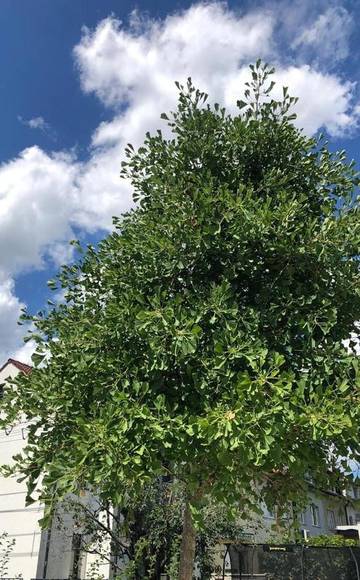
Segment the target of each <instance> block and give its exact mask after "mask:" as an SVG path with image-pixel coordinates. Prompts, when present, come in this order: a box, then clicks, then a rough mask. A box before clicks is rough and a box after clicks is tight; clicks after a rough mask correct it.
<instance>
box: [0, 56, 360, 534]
mask: <svg viewBox="0 0 360 580" xmlns="http://www.w3.org/2000/svg"><path fill="white" fill-rule="evenodd" d="M271 72H272V71H271V70H269V68H268V67H267V66H266V65H265V66H263V65H262V64H261V63H260V62H257V64H256V66H254V67H252V72H251V79H252V80H251V82H250V83H248V87H247V88H246V90H245V101H238V107H239V114H238V115H236V116H231V115H229V114H228V113H227V112H226V111H225V109H223V108H222V107H220V106H219V105H218V104H215V105H207V104H206V99H207V96H206V95H205V94H204V93H201V92H200V91H198V90H196V89H195V88H194V87H193V86H192V84H191V81H189V82H188V84H187V86H186V87H183V86H180V85H179V101H178V107H177V109H176V111H175V112H174V113H171V114H169V115H168V116H167V115H163V116H162V117H163V118H165V119H168V125H169V129H170V130H171V131H172V136H171V137H170V138H166V137H164V136H163V134H162V133H161V132H160V131H158V133H157V134H155V135H150V134H147V135H146V139H145V141H144V144H143V146H142V147H140V149H139V150H138V151H135V150H134V149H133V148H132V147H131V146H130V145H129V146H128V148H127V155H128V161H127V162H126V163H124V166H123V169H122V174H123V176H124V177H126V178H128V179H130V181H131V183H132V185H133V189H134V200H135V201H136V202H137V206H136V208H135V209H133V210H131V211H129V212H128V213H127V214H126V215H124V216H121V217H120V218H116V219H115V220H114V225H115V231H114V232H113V233H111V234H110V235H109V236H108V237H107V238H106V239H104V240H103V241H102V242H101V243H100V244H99V246H98V248H96V249H94V248H91V247H89V248H88V249H87V250H86V251H85V252H84V251H83V250H81V249H80V248H79V250H80V252H83V254H82V255H80V257H79V259H78V261H77V262H76V263H75V264H73V265H70V266H65V267H64V268H63V269H62V271H61V273H60V275H59V277H58V280H57V283H56V284H55V285H56V286H57V288H61V289H62V290H63V291H64V293H65V302H64V303H62V304H58V305H54V306H53V307H52V308H51V309H50V311H49V312H46V313H43V314H39V315H37V316H35V317H31V320H32V321H33V322H34V324H35V327H36V330H35V332H34V333H33V334H32V337H33V338H34V339H35V340H36V341H37V344H38V346H37V353H36V354H35V355H34V357H33V360H34V363H35V365H36V368H35V370H34V371H33V372H32V373H31V374H30V375H27V376H23V377H21V378H20V379H19V380H18V381H17V389H16V391H15V392H14V393H12V394H10V395H9V396H8V397H5V398H4V400H3V402H2V406H3V408H4V412H5V414H6V419H5V423H11V422H12V421H14V420H15V418H16V416H18V415H19V414H21V413H25V414H26V415H27V416H28V417H29V418H30V419H32V420H33V421H34V424H33V426H32V427H31V428H30V435H29V443H28V446H27V448H26V451H25V453H24V454H23V456H22V457H20V458H18V466H17V467H18V469H20V471H21V472H22V473H23V474H24V476H26V477H27V478H28V486H29V498H30V496H31V494H32V492H33V490H34V488H35V486H36V485H37V482H38V480H39V477H40V475H41V474H42V476H43V479H42V491H41V498H42V500H43V501H44V502H45V503H46V505H47V507H48V509H49V510H51V507H52V506H53V505H54V502H56V501H57V499H58V498H59V497H61V496H62V495H63V494H65V493H66V492H68V491H76V490H78V489H79V487H85V486H89V485H90V486H93V487H95V488H96V489H97V490H98V491H99V493H100V494H101V497H102V498H103V499H104V500H109V501H112V502H115V503H116V504H119V505H122V504H123V503H124V502H126V501H128V498H129V497H130V496H131V495H134V496H136V494H137V493H138V492H139V491H140V490H141V489H142V488H143V487H144V485H146V484H148V483H149V482H150V481H153V479H154V477H158V476H160V475H167V474H170V475H171V476H175V477H176V478H177V479H178V480H180V481H182V482H183V483H184V484H185V486H186V489H187V497H188V499H189V502H190V504H191V510H192V514H193V517H194V518H195V519H196V520H198V521H199V525H201V508H202V505H203V502H204V498H206V497H210V496H211V497H213V498H215V499H217V500H220V501H222V502H228V503H229V504H233V503H234V502H235V501H236V500H241V506H242V509H246V507H247V506H249V505H251V504H252V502H253V501H256V497H254V495H256V489H258V488H256V486H254V483H255V482H260V481H261V482H262V486H264V485H265V488H264V487H262V493H263V494H265V496H266V498H267V499H268V501H270V500H271V501H273V502H277V503H281V501H283V500H284V501H285V500H286V498H287V497H288V496H289V495H291V497H292V498H294V496H295V495H296V494H298V493H300V492H301V490H302V489H303V488H304V485H303V480H304V475H305V474H306V473H309V472H311V473H312V475H313V477H314V479H315V480H316V478H320V477H324V476H325V475H326V473H327V468H328V467H329V463H331V457H335V456H342V457H345V456H348V455H349V454H350V456H353V457H357V456H358V453H359V444H360V438H359V414H360V411H359V404H358V387H359V372H358V360H357V357H356V355H355V345H354V342H353V341H350V344H349V346H344V343H343V341H344V339H348V338H349V337H350V335H351V333H355V334H356V333H357V326H356V321H357V320H358V319H359V312H360V287H359V239H360V235H359V233H360V223H359V204H358V198H357V196H356V193H355V191H356V186H357V185H358V181H359V178H358V174H357V173H356V171H355V169H354V165H353V163H350V164H348V163H347V162H346V159H345V153H344V152H340V153H331V152H330V150H329V149H328V147H327V144H326V142H324V141H323V140H322V138H321V137H320V138H319V139H315V138H308V137H306V136H305V135H304V134H303V133H302V132H301V131H299V130H298V129H297V128H296V127H295V126H294V125H293V124H292V119H293V115H292V114H291V106H292V104H293V102H294V99H293V98H291V97H289V95H288V93H287V89H286V88H285V89H284V96H283V100H282V101H281V102H277V101H275V100H272V99H271V97H270V96H269V94H270V91H271V89H272V85H273V83H270V84H269V78H268V77H269V75H270V74H271ZM324 474H325V475H324ZM271 501H270V503H271Z"/></svg>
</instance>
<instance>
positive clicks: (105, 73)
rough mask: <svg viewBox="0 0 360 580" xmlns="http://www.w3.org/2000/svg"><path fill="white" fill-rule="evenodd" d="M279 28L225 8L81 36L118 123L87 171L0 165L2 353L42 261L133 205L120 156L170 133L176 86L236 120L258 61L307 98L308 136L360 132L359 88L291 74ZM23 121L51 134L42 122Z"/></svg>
mask: <svg viewBox="0 0 360 580" xmlns="http://www.w3.org/2000/svg"><path fill="white" fill-rule="evenodd" d="M332 14H333V16H335V17H336V18H337V20H336V22H337V24H336V25H335V23H334V24H333V27H332V28H331V31H332V32H331V34H332V38H333V39H334V38H335V37H336V33H337V32H336V31H337V30H338V29H339V27H340V26H341V25H344V23H346V22H347V21H346V14H345V12H342V11H339V10H338V11H336V12H335V13H332ZM330 16H331V14H330V13H329V10H328V9H327V8H326V9H324V11H323V13H322V14H319V15H317V18H315V19H313V28H314V27H316V26H317V30H318V34H320V36H321V34H322V31H323V30H324V29H325V28H326V24H324V22H325V23H326V22H327V21H328V19H329V18H330ZM321 17H322V18H321ZM280 18H282V17H281V16H280V11H279V10H278V9H276V8H275V4H274V5H270V4H269V5H268V7H267V8H264V9H261V10H260V9H256V10H255V9H254V10H251V11H248V12H247V13H245V12H238V11H233V10H230V9H229V8H228V7H227V6H226V4H223V3H206V4H202V3H200V4H196V5H193V6H192V7H190V8H189V9H187V10H183V11H182V12H178V13H176V14H173V15H169V16H168V17H166V18H165V19H164V20H153V19H151V18H149V17H146V16H143V15H142V14H141V13H138V12H134V13H133V14H132V16H131V18H130V22H129V24H128V25H124V24H123V23H121V22H120V21H118V20H117V19H116V18H113V17H109V18H106V19H104V20H103V21H102V22H100V23H99V24H98V26H97V27H96V28H95V29H94V30H89V29H86V28H85V29H84V30H83V33H82V36H81V38H80V41H79V43H78V45H77V46H76V47H75V48H74V58H75V62H76V66H77V70H78V73H79V78H80V83H81V87H82V89H83V91H84V93H92V94H95V95H96V96H97V98H98V99H99V100H100V101H101V102H102V103H103V105H104V107H106V108H108V109H109V110H110V111H112V113H113V119H112V120H111V121H109V122H106V123H102V124H100V125H99V127H97V128H96V129H95V131H94V133H93V136H92V141H91V144H90V148H89V158H88V160H87V161H82V162H80V161H79V160H77V159H76V157H75V155H74V154H72V153H69V152H57V153H49V152H45V151H43V150H42V149H40V148H39V147H35V146H34V147H30V148H29V149H26V150H25V151H23V152H21V153H19V155H18V156H17V157H16V158H15V159H13V160H10V161H9V162H7V163H5V164H3V165H2V166H0V247H1V248H6V251H2V252H1V254H0V275H1V276H2V278H1V277H0V296H2V300H3V301H2V304H3V307H2V308H3V310H2V315H3V317H4V320H7V321H8V322H7V331H6V333H5V334H6V335H7V337H8V339H6V336H5V334H4V337H3V338H2V339H1V338H0V353H5V352H9V350H11V349H14V348H15V344H16V342H17V340H18V336H19V335H18V334H17V332H18V331H17V329H16V326H15V314H14V313H15V312H18V310H19V308H20V303H19V301H18V300H17V298H16V296H15V295H14V287H13V283H12V280H13V278H14V276H16V274H17V273H19V272H20V271H24V270H25V271H26V270H30V269H32V268H41V267H43V266H44V264H46V261H47V260H53V261H55V262H59V261H62V260H67V259H69V257H70V256H71V254H69V253H68V250H67V248H66V243H67V241H68V240H69V239H71V238H73V237H74V228H76V229H78V228H80V229H81V230H82V231H85V232H93V231H96V230H99V229H100V228H101V229H105V230H106V229H107V230H109V229H111V223H112V216H113V215H119V214H121V213H122V212H124V211H126V210H127V209H129V207H130V206H131V203H132V201H131V191H130V188H129V184H128V183H126V182H125V181H122V180H120V178H119V173H120V163H121V160H122V158H123V149H124V146H125V144H126V143H127V142H129V141H130V142H131V143H133V144H134V145H139V144H140V143H141V141H142V139H143V136H144V134H145V132H146V131H154V130H156V129H157V128H158V127H159V126H162V125H163V124H162V123H160V121H159V116H160V113H161V112H163V111H166V110H169V109H172V108H173V107H174V106H175V103H176V88H175V85H174V81H175V80H178V81H180V82H183V81H185V80H186V78H187V77H188V76H191V77H192V78H193V80H194V83H195V84H196V85H197V86H198V87H199V88H201V89H202V90H205V91H207V92H208V93H209V94H210V96H211V98H212V99H213V100H217V101H219V102H222V103H224V104H225V105H226V106H227V107H228V109H229V110H230V111H234V109H235V103H236V100H237V99H238V98H239V97H240V96H241V93H242V91H243V83H244V80H245V77H246V76H247V65H248V63H249V62H252V61H254V60H255V59H256V58H258V57H262V58H263V59H266V60H268V61H270V62H272V63H274V64H275V65H276V68H277V76H276V80H277V86H276V90H279V89H280V87H281V86H282V85H283V84H285V85H287V86H289V90H290V92H291V93H293V94H294V95H296V96H299V97H300V101H299V104H298V105H297V112H298V115H299V119H298V123H299V125H301V126H303V127H304V128H305V130H306V132H307V133H309V134H311V133H313V132H315V131H317V130H318V129H320V128H321V127H325V128H326V129H327V130H328V132H330V133H331V134H333V135H338V134H341V133H343V132H346V131H348V130H349V128H350V127H352V126H354V125H355V124H356V122H357V116H358V114H359V110H357V109H356V108H353V107H352V100H353V90H354V86H353V84H352V83H351V82H349V81H345V80H343V79H342V78H340V77H339V76H336V75H335V74H334V73H331V72H329V69H322V68H321V66H319V64H318V62H316V66H314V65H313V62H312V61H309V62H302V63H301V62H300V63H298V62H297V60H296V59H293V64H291V65H289V64H288V63H289V58H288V54H289V51H290V52H291V47H288V50H286V49H284V46H283V45H282V44H281V43H280V42H279V39H278V35H277V30H278V27H279V22H280ZM289 22H290V21H289ZM288 26H290V24H289V23H288ZM304 26H305V28H304ZM311 30H312V28H311V27H310V28H309V26H308V25H307V20H306V22H305V20H304V22H303V26H301V23H299V22H297V38H296V40H295V43H294V46H295V45H296V46H295V48H297V49H298V50H299V51H300V52H301V50H303V49H304V47H305V46H310V45H311V46H312V47H313V49H314V51H315V52H316V50H317V44H316V38H318V37H317V36H316V34H315V33H313V32H311ZM336 46H337V47H338V56H339V58H340V57H341V58H343V56H344V55H345V54H346V45H345V44H343V45H341V43H340V41H339V42H338V44H337V45H336ZM319 50H320V49H319ZM321 50H322V47H321ZM304 54H305V53H304ZM284 55H285V56H284ZM290 60H291V59H290ZM294 62H297V64H296V65H295V64H294ZM314 62H315V61H314ZM84 98H86V97H85V96H84ZM22 122H23V123H24V124H26V125H27V126H29V128H34V129H40V130H47V122H46V121H45V120H44V119H43V118H42V117H34V118H33V119H30V120H28V121H23V120H22ZM6 304H8V313H7V314H6V313H5V310H6ZM1 326H3V325H2V324H1ZM1 340H2V341H3V342H1ZM0 357H1V354H0Z"/></svg>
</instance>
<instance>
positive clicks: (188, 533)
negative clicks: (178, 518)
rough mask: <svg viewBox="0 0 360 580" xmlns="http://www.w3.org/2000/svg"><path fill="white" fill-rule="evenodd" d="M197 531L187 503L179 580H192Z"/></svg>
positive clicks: (187, 502)
mask: <svg viewBox="0 0 360 580" xmlns="http://www.w3.org/2000/svg"><path fill="white" fill-rule="evenodd" d="M195 543H196V531H195V528H194V524H193V519H192V515H191V511H190V504H189V501H188V500H187V501H186V503H185V511H184V521H183V530H182V538H181V547H180V570H179V580H192V577H193V569H194V561H195Z"/></svg>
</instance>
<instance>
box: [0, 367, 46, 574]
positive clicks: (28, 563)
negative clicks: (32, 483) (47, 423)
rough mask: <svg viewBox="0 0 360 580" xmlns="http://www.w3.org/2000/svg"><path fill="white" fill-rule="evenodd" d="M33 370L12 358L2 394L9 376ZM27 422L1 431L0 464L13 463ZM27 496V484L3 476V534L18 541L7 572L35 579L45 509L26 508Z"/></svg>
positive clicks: (0, 380)
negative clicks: (41, 520)
mask: <svg viewBox="0 0 360 580" xmlns="http://www.w3.org/2000/svg"><path fill="white" fill-rule="evenodd" d="M30 371H31V367H29V366H28V365H25V364H23V363H20V362H19V361H16V360H14V359H9V360H8V361H7V362H6V363H5V364H4V365H3V367H2V368H1V369H0V389H1V393H2V392H3V389H4V388H6V381H7V379H9V378H14V377H15V376H16V375H17V374H18V373H19V372H23V373H29V372H30ZM27 425H28V423H27V422H26V421H24V422H22V423H18V424H17V425H15V426H14V427H13V428H12V429H9V430H6V431H0V464H2V465H3V464H11V461H12V459H11V458H12V456H13V455H15V454H17V453H19V452H20V451H21V450H22V448H23V447H24V444H25V440H26V431H27ZM25 496H26V484H25V483H17V481H16V478H14V477H10V478H5V477H0V534H1V533H3V532H6V533H7V534H8V537H9V539H10V540H15V545H14V548H13V551H12V555H11V559H10V563H9V567H8V571H7V575H8V576H9V577H14V576H15V575H17V574H20V573H22V574H23V576H24V577H25V578H35V577H36V572H37V563H38V555H39V547H40V539H41V530H40V528H39V525H38V520H39V519H40V518H41V517H42V512H43V510H42V507H41V505H39V504H32V505H31V506H29V507H25Z"/></svg>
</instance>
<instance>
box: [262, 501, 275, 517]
mask: <svg viewBox="0 0 360 580" xmlns="http://www.w3.org/2000/svg"><path fill="white" fill-rule="evenodd" d="M262 510H263V513H264V516H265V518H271V519H275V508H274V507H268V506H267V505H266V504H265V503H264V504H263V506H262Z"/></svg>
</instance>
